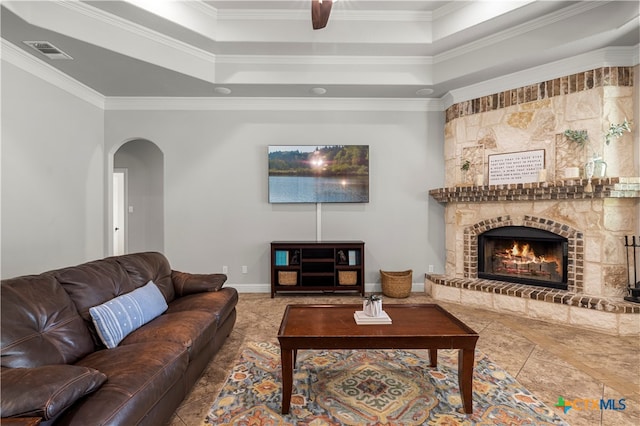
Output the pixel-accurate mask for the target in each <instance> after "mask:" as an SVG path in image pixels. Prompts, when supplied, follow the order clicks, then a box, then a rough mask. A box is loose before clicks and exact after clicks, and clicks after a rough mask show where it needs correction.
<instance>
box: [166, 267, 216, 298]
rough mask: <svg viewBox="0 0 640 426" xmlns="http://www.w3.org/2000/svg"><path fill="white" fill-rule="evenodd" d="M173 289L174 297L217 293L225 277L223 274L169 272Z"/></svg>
mask: <svg viewBox="0 0 640 426" xmlns="http://www.w3.org/2000/svg"><path fill="white" fill-rule="evenodd" d="M171 279H172V280H173V288H174V289H175V292H176V296H177V297H182V296H187V295H189V294H195V293H204V292H208V291H218V290H220V289H221V288H222V286H223V285H224V283H225V281H227V276H226V275H225V274H190V273H188V272H180V271H171Z"/></svg>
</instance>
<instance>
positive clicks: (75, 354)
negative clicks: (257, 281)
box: [0, 252, 238, 426]
mask: <svg viewBox="0 0 640 426" xmlns="http://www.w3.org/2000/svg"><path fill="white" fill-rule="evenodd" d="M226 278H227V277H226V276H225V275H223V274H210V275H203V274H188V273H184V272H178V271H174V270H172V269H171V267H170V266H169V262H168V261H167V259H166V258H165V257H164V255H162V254H160V253H155V252H148V253H137V254H130V255H124V256H114V257H109V258H105V259H101V260H97V261H93V262H89V263H84V264H82V265H78V266H73V267H68V268H64V269H59V270H55V271H49V272H45V273H42V274H40V275H29V276H23V277H18V278H12V279H7V280H2V285H1V295H2V297H1V300H2V306H1V320H2V322H1V323H0V327H1V337H2V338H1V340H2V341H1V346H0V355H1V358H0V360H1V366H2V376H1V382H0V383H1V390H2V394H1V398H0V405H1V408H2V412H1V414H0V415H1V416H2V417H3V418H5V417H12V418H16V417H17V418H27V417H31V418H33V417H39V418H41V420H42V424H55V425H82V426H87V425H127V426H128V425H154V426H156V425H161V424H166V423H167V422H168V420H169V419H170V418H171V417H172V415H173V413H174V412H175V410H176V408H177V407H178V406H179V405H180V402H181V401H182V400H183V399H184V397H185V396H186V395H187V393H188V392H189V390H190V389H191V387H192V386H193V385H194V383H195V382H196V381H197V380H198V378H199V377H200V375H201V373H202V371H203V370H204V368H205V367H206V366H207V364H208V363H209V361H210V360H211V358H212V357H213V355H214V354H215V353H216V352H217V351H218V350H219V349H220V347H221V346H222V345H223V344H224V342H225V340H226V339H227V337H228V336H229V334H230V333H231V330H232V329H233V326H234V324H235V320H236V303H237V301H238V293H237V291H236V290H235V289H233V288H229V287H225V288H222V285H223V284H224V282H225V281H226ZM149 281H153V282H154V283H155V284H156V286H157V287H158V289H159V290H160V292H161V293H162V295H163V296H164V298H165V300H166V302H167V305H168V309H167V310H166V311H165V312H164V313H163V314H161V315H160V316H158V317H156V318H155V319H153V320H151V321H150V322H148V323H146V324H145V325H142V326H141V327H140V328H138V329H136V330H135V331H133V332H131V333H130V334H128V335H127V336H126V337H125V338H124V340H122V341H121V342H120V344H119V345H118V346H117V347H115V348H113V349H107V348H106V347H105V346H104V344H103V343H102V341H101V340H100V336H99V335H98V334H97V332H96V328H95V326H94V324H93V322H92V319H91V316H90V313H89V308H91V307H93V306H96V305H100V304H103V303H105V302H107V301H109V300H111V299H113V298H115V297H117V296H120V295H123V294H127V293H129V292H131V291H133V290H135V289H138V288H140V287H142V286H144V285H145V284H147V283H148V282H149ZM160 300H161V299H160Z"/></svg>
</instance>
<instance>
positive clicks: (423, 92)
mask: <svg viewBox="0 0 640 426" xmlns="http://www.w3.org/2000/svg"><path fill="white" fill-rule="evenodd" d="M432 93H433V89H427V88H424V89H418V90H416V95H418V96H427V95H430V94H432Z"/></svg>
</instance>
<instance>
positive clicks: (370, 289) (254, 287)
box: [225, 283, 424, 293]
mask: <svg viewBox="0 0 640 426" xmlns="http://www.w3.org/2000/svg"><path fill="white" fill-rule="evenodd" d="M225 285H226V286H228V287H234V288H235V289H236V290H238V293H271V285H270V284H233V283H226V284H225ZM364 291H365V293H380V292H382V287H381V285H380V283H365V285H364ZM411 292H412V293H419V292H420V293H422V292H424V283H413V284H412V285H411Z"/></svg>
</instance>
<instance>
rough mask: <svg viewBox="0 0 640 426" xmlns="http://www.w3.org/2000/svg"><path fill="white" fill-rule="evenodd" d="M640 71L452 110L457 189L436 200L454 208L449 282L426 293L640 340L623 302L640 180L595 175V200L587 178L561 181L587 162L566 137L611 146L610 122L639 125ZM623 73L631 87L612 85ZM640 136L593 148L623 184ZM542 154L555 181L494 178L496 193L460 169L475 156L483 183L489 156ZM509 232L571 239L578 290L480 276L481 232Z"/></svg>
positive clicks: (450, 165)
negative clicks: (638, 82) (583, 134)
mask: <svg viewBox="0 0 640 426" xmlns="http://www.w3.org/2000/svg"><path fill="white" fill-rule="evenodd" d="M634 71H635V70H634V69H632V68H611V69H609V68H607V69H606V70H605V69H599V70H591V71H588V72H585V73H581V74H580V75H574V76H567V77H563V78H561V79H557V81H556V80H552V81H547V82H544V83H541V84H540V85H533V86H528V87H527V88H521V89H514V90H511V91H509V93H507V94H504V93H502V94H498V95H490V96H487V97H485V98H481V99H476V100H472V101H467V102H464V103H462V104H456V105H453V106H452V107H451V108H449V110H447V124H446V126H445V163H446V170H447V176H446V177H445V184H446V185H447V186H446V187H445V188H437V189H433V190H430V191H429V194H430V195H431V197H432V198H433V199H434V200H436V201H438V202H440V203H442V204H444V205H445V224H446V241H445V246H446V267H445V274H442V275H436V274H427V275H426V277H425V291H427V292H429V293H431V295H432V297H433V298H434V299H436V300H445V301H449V302H455V303H460V304H468V305H472V306H476V307H482V308H486V309H491V310H494V311H498V312H509V313H515V314H519V315H524V316H527V317H529V318H535V319H541V320H545V321H551V322H554V323H556V324H558V325H562V324H570V325H572V326H577V327H582V328H587V329H592V330H597V331H603V332H606V333H609V334H617V335H640V304H636V303H631V302H627V301H625V300H624V299H623V297H624V296H625V295H626V286H627V279H628V275H627V272H628V271H627V266H626V260H627V259H626V255H627V254H626V250H625V247H624V246H623V244H622V241H623V240H624V236H625V235H637V232H638V227H639V224H638V217H639V216H640V208H639V206H640V178H639V177H606V178H598V179H595V178H594V179H592V181H591V183H592V187H593V190H592V192H588V191H587V188H586V184H587V180H586V179H582V178H572V179H565V178H562V177H561V175H562V169H563V168H565V167H571V166H580V165H581V164H584V159H585V154H584V153H579V152H576V151H575V150H573V151H572V149H573V147H571V145H570V144H568V143H567V142H566V141H565V140H563V138H562V131H563V129H567V128H571V129H581V128H585V129H588V131H589V136H590V139H592V141H598V140H600V141H602V140H603V139H604V138H603V137H602V136H603V130H602V129H603V128H604V129H606V128H607V127H608V125H609V123H611V122H621V121H622V118H621V117H634V111H635V108H634V106H633V105H634V103H636V102H637V98H635V97H634V95H633V94H632V90H631V88H632V82H633V79H634ZM636 73H637V72H636ZM613 75H616V76H618V77H619V78H616V79H613V78H606V79H603V78H602V77H603V76H613ZM594 76H600V77H599V78H597V79H596V80H594V79H593V77H594ZM620 76H621V77H620ZM580 81H582V82H583V83H582V84H581V85H579V84H577V83H576V84H573V83H571V82H580ZM630 86H631V87H630ZM550 87H552V88H554V90H552V91H549V90H548V88H550ZM514 94H516V95H515V96H514ZM636 97H637V95H636ZM500 99H509V100H510V101H509V102H501V101H500ZM634 121H635V120H634ZM634 127H635V126H634ZM635 130H636V129H635V128H634V129H633V131H634V132H633V134H627V135H626V136H625V137H623V138H620V139H619V140H617V141H614V142H611V145H607V146H605V144H604V143H603V142H600V143H599V144H597V143H595V142H592V145H593V146H591V147H590V149H592V150H593V151H594V152H598V153H599V154H600V155H602V156H603V157H604V159H605V161H607V163H608V165H609V170H610V171H611V172H612V173H616V175H617V176H638V173H637V171H636V170H635V169H636V167H637V166H636V163H635V162H634V160H633V159H634V155H636V151H634V147H633V144H637V143H638V141H637V133H636V131H635ZM614 143H615V144H618V145H617V146H616V147H613V146H612V145H613V144H614ZM523 146H525V148H523ZM533 149H544V150H545V167H546V169H547V172H548V176H549V179H547V181H544V182H534V183H524V184H505V185H487V184H486V181H487V180H486V178H485V182H484V183H485V184H484V185H477V184H476V185H471V184H469V183H467V182H468V180H465V177H464V176H463V175H461V174H460V173H459V172H458V171H459V170H460V164H461V158H464V159H471V171H472V174H473V176H474V177H475V175H476V174H484V176H487V174H488V170H487V166H486V158H487V155H490V154H496V153H505V152H516V151H522V150H533ZM576 158H577V161H576ZM571 161H574V163H573V164H572V163H571ZM503 226H526V227H531V228H536V229H541V230H545V231H549V232H552V233H554V234H558V235H561V236H562V237H564V238H567V240H568V253H567V254H568V259H569V263H568V269H567V284H568V289H567V290H559V289H551V288H545V287H538V286H532V285H526V284H513V283H508V282H502V281H494V280H486V279H479V278H478V263H477V261H478V235H480V234H481V233H483V232H485V231H488V230H490V229H496V228H500V227H503Z"/></svg>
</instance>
